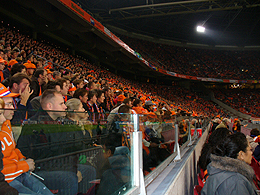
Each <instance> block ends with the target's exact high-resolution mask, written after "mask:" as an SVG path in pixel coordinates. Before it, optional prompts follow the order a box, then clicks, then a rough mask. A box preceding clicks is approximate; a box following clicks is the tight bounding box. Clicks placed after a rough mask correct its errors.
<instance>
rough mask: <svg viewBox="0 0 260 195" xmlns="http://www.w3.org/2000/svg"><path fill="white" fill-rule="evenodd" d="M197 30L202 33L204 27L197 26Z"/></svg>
mask: <svg viewBox="0 0 260 195" xmlns="http://www.w3.org/2000/svg"><path fill="white" fill-rule="evenodd" d="M197 32H200V33H204V32H205V27H203V26H197Z"/></svg>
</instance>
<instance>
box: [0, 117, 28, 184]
mask: <svg viewBox="0 0 260 195" xmlns="http://www.w3.org/2000/svg"><path fill="white" fill-rule="evenodd" d="M0 140H1V144H2V153H3V155H4V157H3V165H4V167H3V170H2V173H3V174H4V175H5V181H7V182H8V183H10V182H11V181H13V180H14V179H15V178H16V177H18V176H19V175H21V174H22V173H25V172H27V171H29V165H28V164H27V162H26V161H24V160H22V161H20V160H21V159H23V158H24V159H25V157H24V156H23V155H22V153H21V151H20V150H19V149H17V148H16V143H15V140H14V138H13V133H12V128H11V123H10V121H9V120H6V121H5V122H4V124H3V125H2V129H1V131H0Z"/></svg>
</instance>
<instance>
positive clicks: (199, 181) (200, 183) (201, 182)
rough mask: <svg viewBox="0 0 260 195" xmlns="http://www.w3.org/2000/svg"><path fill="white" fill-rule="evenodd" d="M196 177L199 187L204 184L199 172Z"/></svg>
mask: <svg viewBox="0 0 260 195" xmlns="http://www.w3.org/2000/svg"><path fill="white" fill-rule="evenodd" d="M197 177H198V183H199V185H200V186H201V187H203V186H204V183H203V181H202V179H201V178H200V176H199V174H198V175H197Z"/></svg>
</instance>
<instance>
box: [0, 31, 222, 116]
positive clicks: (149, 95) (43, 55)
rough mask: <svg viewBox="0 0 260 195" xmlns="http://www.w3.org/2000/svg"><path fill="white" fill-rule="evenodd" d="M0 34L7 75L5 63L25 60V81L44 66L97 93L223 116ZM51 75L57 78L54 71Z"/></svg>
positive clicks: (195, 100)
mask: <svg viewBox="0 0 260 195" xmlns="http://www.w3.org/2000/svg"><path fill="white" fill-rule="evenodd" d="M0 32H1V36H2V38H1V41H0V44H1V50H0V55H1V57H2V59H3V60H5V61H6V62H8V67H7V68H6V70H10V71H11V66H12V63H9V62H10V61H11V60H13V61H12V62H14V59H16V61H17V62H18V63H20V64H22V63H25V65H26V64H28V63H26V62H27V61H28V60H29V61H30V62H31V64H33V65H35V67H33V68H31V67H29V66H30V65H31V64H30V63H29V64H28V66H27V74H28V75H29V77H31V76H32V74H29V72H30V71H29V70H32V72H34V70H35V69H36V68H41V67H43V66H44V68H45V69H46V68H47V69H48V71H49V72H53V71H55V70H58V71H60V72H61V73H62V75H64V76H65V75H72V73H80V75H81V76H80V78H81V79H83V80H87V81H88V82H94V84H95V85H96V87H95V88H98V89H102V88H105V87H109V88H110V89H113V92H116V91H117V90H121V91H123V92H124V93H126V94H130V96H135V97H136V98H142V99H143V100H144V101H145V100H152V101H154V102H156V104H158V103H159V102H163V103H167V105H168V106H169V109H171V110H176V109H177V108H181V109H185V110H186V111H187V112H191V113H192V112H193V113H195V114H196V115H204V116H209V117H213V116H214V115H215V114H216V112H217V114H223V112H222V111H221V110H219V109H217V108H216V107H215V106H214V105H213V104H212V103H211V102H208V101H205V100H203V99H200V98H199V97H198V96H196V95H192V94H191V93H190V92H189V91H188V90H185V89H183V88H181V87H178V86H154V85H152V84H149V83H140V82H136V81H132V80H127V79H124V78H122V77H120V76H118V75H115V74H113V73H111V72H108V71H107V70H105V69H102V68H100V67H98V66H95V65H94V64H91V63H89V62H87V61H85V60H83V59H82V58H77V57H74V56H72V55H70V54H67V53H66V52H63V51H61V50H60V49H59V48H58V47H57V46H56V47H55V46H51V45H50V44H48V43H44V42H38V41H36V40H33V39H31V38H30V37H28V36H25V35H22V34H20V33H17V32H16V31H12V30H8V29H6V28H4V27H2V28H1V30H0ZM58 65H59V66H58ZM61 67H63V68H61ZM6 70H3V73H4V78H3V79H8V77H9V74H5V72H9V71H6ZM52 74H53V73H52ZM55 74H57V73H56V71H55ZM70 80H71V81H72V80H75V78H73V77H71V78H70ZM84 84H85V83H84ZM7 85H8V84H7ZM165 89H167V90H165ZM34 93H35V91H34ZM180 94H181V95H180ZM113 98H115V97H113ZM30 99H32V98H30ZM202 104H203V106H202ZM205 107H206V109H205ZM212 107H213V109H212Z"/></svg>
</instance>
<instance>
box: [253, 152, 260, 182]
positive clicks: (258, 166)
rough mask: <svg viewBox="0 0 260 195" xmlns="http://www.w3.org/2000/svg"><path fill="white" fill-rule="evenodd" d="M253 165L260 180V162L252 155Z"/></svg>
mask: <svg viewBox="0 0 260 195" xmlns="http://www.w3.org/2000/svg"><path fill="white" fill-rule="evenodd" d="M251 167H252V168H253V169H254V171H255V176H256V179H257V180H258V181H260V164H259V162H258V161H257V160H256V159H255V158H254V157H252V161H251Z"/></svg>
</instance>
